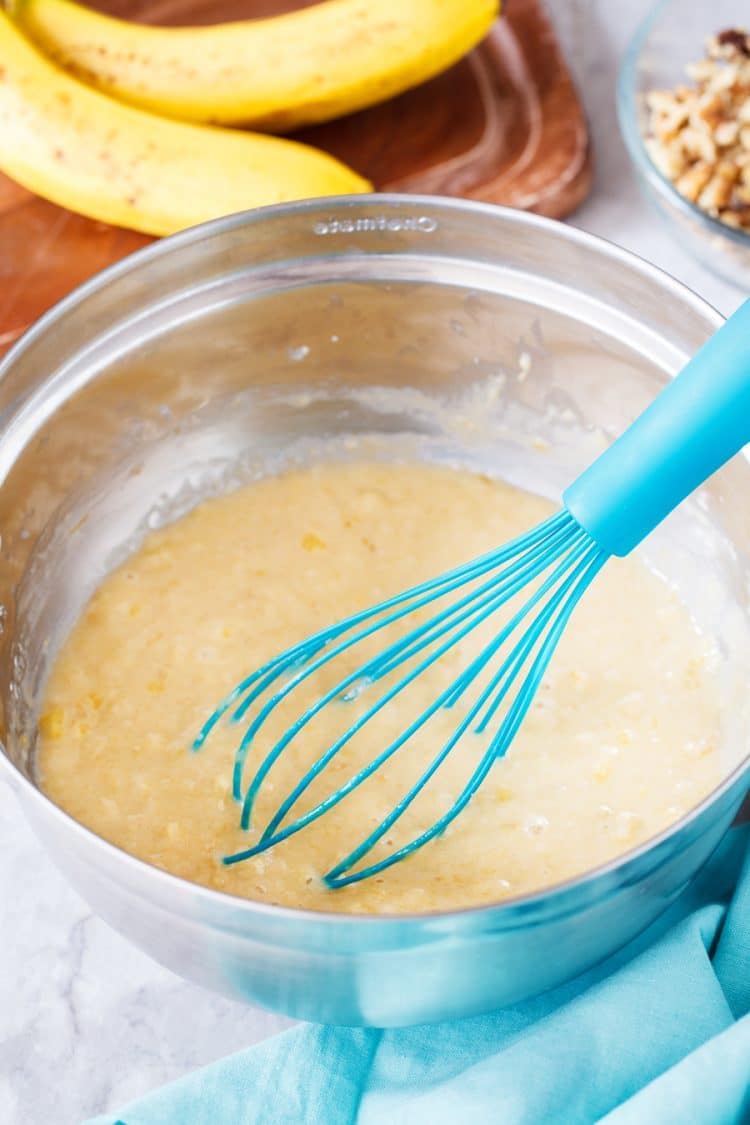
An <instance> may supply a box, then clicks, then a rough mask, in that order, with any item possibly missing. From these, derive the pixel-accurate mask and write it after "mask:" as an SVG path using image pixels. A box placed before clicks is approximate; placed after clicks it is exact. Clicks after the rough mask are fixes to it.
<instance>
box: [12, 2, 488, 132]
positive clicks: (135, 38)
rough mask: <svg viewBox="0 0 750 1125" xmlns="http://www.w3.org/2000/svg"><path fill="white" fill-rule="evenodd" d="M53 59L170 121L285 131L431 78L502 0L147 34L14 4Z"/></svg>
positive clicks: (389, 5) (121, 24)
mask: <svg viewBox="0 0 750 1125" xmlns="http://www.w3.org/2000/svg"><path fill="white" fill-rule="evenodd" d="M6 3H7V6H8V10H9V11H10V12H11V14H12V16H13V18H14V19H15V20H16V22H17V23H18V25H19V26H20V27H21V28H22V29H23V30H24V31H25V32H26V34H27V35H28V36H29V37H30V38H31V39H33V40H34V41H35V42H36V43H37V44H38V46H39V47H40V48H41V49H42V50H43V51H44V52H45V54H47V55H49V56H50V58H51V59H53V61H55V62H57V63H59V64H60V65H61V66H63V67H65V68H66V69H68V70H70V71H71V73H73V74H75V75H76V76H77V77H79V78H80V79H82V81H84V82H87V83H89V84H91V85H93V86H96V87H98V88H99V89H100V90H103V91H104V92H105V93H108V94H111V95H113V96H114V97H117V98H120V99H121V100H122V101H125V102H130V103H131V104H133V105H138V106H141V107H143V108H144V109H150V110H152V111H153V112H155V113H160V114H162V115H164V116H166V117H176V118H181V119H183V120H187V121H203V122H209V123H211V124H224V125H232V124H235V125H236V124H245V125H252V126H254V127H256V128H261V129H263V130H271V131H276V132H285V131H288V130H289V129H293V128H296V127H297V126H299V125H305V124H311V123H313V122H317V121H327V120H329V119H330V118H333V117H339V116H341V115H342V114H345V113H352V112H353V111H354V110H357V109H363V108H364V107H365V106H368V105H373V104H375V103H376V102H381V101H385V100H386V99H387V98H390V97H393V96H394V95H395V94H399V93H401V92H402V91H403V90H406V89H409V88H410V87H411V86H416V85H418V84H419V83H420V82H424V81H426V79H428V78H431V77H432V76H433V75H435V74H438V73H439V72H440V71H442V70H445V69H446V68H447V67H449V66H450V65H451V64H452V63H454V62H456V61H457V60H458V59H460V58H461V57H462V56H463V55H465V54H466V52H467V51H469V50H470V49H471V48H472V47H473V46H475V44H476V43H478V42H479V40H480V39H482V37H483V36H484V35H485V34H486V33H487V31H488V30H489V27H490V25H491V24H492V21H493V19H494V18H495V16H496V15H497V12H498V7H499V0H325V2H324V3H322V4H318V5H315V6H314V7H312V8H305V9H301V10H300V11H296V12H290V13H287V14H286V15H280V16H274V17H270V18H267V19H259V20H244V21H240V22H235V23H226V24H219V25H217V26H213V27H198V28H162V27H145V26H143V25H141V24H134V23H128V22H125V21H123V20H117V19H112V18H111V17H109V16H103V15H100V14H99V13H97V12H93V11H91V9H89V8H85V7H82V6H81V5H80V4H77V3H75V2H74V0H6Z"/></svg>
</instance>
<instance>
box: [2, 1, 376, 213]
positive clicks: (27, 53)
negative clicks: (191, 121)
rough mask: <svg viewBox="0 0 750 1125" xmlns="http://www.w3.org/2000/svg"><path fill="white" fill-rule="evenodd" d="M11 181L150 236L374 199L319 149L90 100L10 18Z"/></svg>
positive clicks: (5, 48)
mask: <svg viewBox="0 0 750 1125" xmlns="http://www.w3.org/2000/svg"><path fill="white" fill-rule="evenodd" d="M0 169H1V170H2V171H3V172H5V173H6V174H7V175H8V176H10V177H11V178H12V179H14V180H17V181H18V183H20V184H22V185H23V186H24V187H26V188H29V189H30V190H31V191H34V192H36V193H37V195H42V196H44V197H45V199H50V200H52V202H53V203H59V204H61V206H63V207H68V208H70V210H72V211H78V212H80V213H81V214H83V215H88V216H89V217H90V218H93V219H100V220H102V221H104V222H107V223H114V224H115V225H117V226H123V227H130V228H131V229H133V230H140V231H145V232H146V233H147V234H171V233H172V232H173V231H176V230H181V229H182V228H183V227H187V226H192V225H193V224H194V223H199V222H203V221H204V220H205V219H214V218H217V217H218V216H219V215H226V214H229V213H231V212H233V211H242V210H244V209H245V208H249V207H259V206H261V205H263V204H266V203H281V202H283V201H286V200H291V199H304V198H307V197H311V196H321V195H336V194H340V193H348V192H362V191H368V190H370V184H368V182H367V181H366V180H364V179H363V178H362V177H361V176H358V175H357V174H356V173H355V172H353V171H351V169H349V168H347V167H345V166H344V165H343V164H340V163H339V161H338V160H335V159H334V158H333V157H332V156H328V155H327V154H326V153H323V152H319V151H318V150H317V149H314V148H310V147H308V146H307V145H301V144H297V143H296V142H294V141H288V140H282V139H281V138H279V137H267V136H265V135H264V134H260V135H259V134H253V133H241V132H238V131H236V130H234V129H218V128H211V127H209V126H206V125H187V124H185V123H184V122H179V121H168V120H166V119H165V118H162V117H156V116H154V115H153V114H150V113H144V112H143V111H142V110H139V109H133V108H132V107H130V106H124V105H121V104H120V103H119V102H115V101H113V100H112V99H111V98H108V97H105V95H104V94H100V93H97V92H96V91H95V90H90V89H89V88H88V87H86V86H83V85H82V84H81V83H80V82H77V81H76V80H75V79H73V78H71V77H70V76H69V75H67V74H66V73H65V72H64V71H61V70H59V69H58V68H57V67H55V66H53V64H52V63H50V62H49V61H48V60H47V59H46V58H44V57H43V56H42V55H40V54H39V52H38V51H37V50H36V49H35V48H34V47H32V46H31V45H30V44H29V43H28V42H27V40H26V39H25V38H24V36H23V35H22V34H21V32H20V31H18V29H17V28H16V27H15V26H14V25H13V23H12V22H11V21H10V19H9V18H8V16H6V15H4V14H3V13H2V11H0Z"/></svg>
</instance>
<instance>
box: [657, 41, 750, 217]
mask: <svg viewBox="0 0 750 1125" xmlns="http://www.w3.org/2000/svg"><path fill="white" fill-rule="evenodd" d="M686 71H687V74H688V77H689V78H690V79H692V81H693V83H694V85H692V86H688V85H680V86H677V87H675V89H673V90H651V91H649V93H648V94H647V95H646V106H647V109H648V115H649V116H648V131H647V136H646V149H647V151H648V153H649V155H650V157H651V159H652V160H653V162H654V164H655V165H656V167H657V168H658V169H659V171H660V172H661V173H662V175H663V176H666V178H667V179H668V180H670V181H671V182H672V183H673V184H674V185H675V187H676V188H677V190H678V191H679V192H680V194H681V195H683V196H684V197H685V198H686V199H688V200H690V202H691V203H694V204H696V206H698V207H700V208H701V210H703V211H705V212H706V213H707V214H709V215H711V216H712V217H713V218H715V219H719V220H720V221H721V222H723V223H726V225H727V226H729V227H733V228H734V229H735V230H744V231H748V232H750V33H749V32H747V31H744V30H742V29H740V28H734V27H733V28H727V29H726V30H725V31H720V32H719V33H718V34H717V35H715V36H714V37H713V38H712V39H710V40H709V41H708V44H707V46H706V56H705V58H703V59H700V60H699V61H698V62H695V63H691V64H690V66H688V67H687V68H686Z"/></svg>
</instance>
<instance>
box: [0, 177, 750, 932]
mask: <svg viewBox="0 0 750 1125" xmlns="http://www.w3.org/2000/svg"><path fill="white" fill-rule="evenodd" d="M373 202H374V203H375V205H377V206H382V207H390V208H396V209H398V208H404V209H405V208H411V209H413V208H415V207H420V206H423V207H430V208H433V209H442V210H443V211H446V212H448V213H449V214H450V213H471V214H473V215H476V216H479V217H483V218H484V219H486V220H490V221H491V220H492V219H493V218H494V219H496V218H502V219H504V220H506V221H511V222H512V223H515V224H518V225H519V226H521V227H527V228H530V229H537V230H541V231H547V232H548V233H553V234H554V235H555V236H556V237H560V236H562V237H563V238H564V239H565V240H566V241H568V242H571V243H573V244H574V245H578V246H581V247H585V248H588V249H593V250H595V251H597V252H598V253H599V254H602V255H603V256H606V257H608V258H609V259H610V260H612V261H613V262H614V263H616V264H618V265H619V264H621V265H625V266H627V267H628V268H629V269H630V270H631V271H634V272H635V273H636V274H641V275H642V276H644V277H647V278H649V279H650V280H652V281H655V282H657V283H658V284H659V285H660V286H661V287H662V288H663V289H665V290H666V291H668V292H670V293H671V294H672V295H673V296H675V297H679V298H680V299H681V300H682V301H683V302H684V303H686V304H687V305H688V306H690V305H692V306H693V307H694V308H695V310H696V311H699V312H701V313H702V314H703V315H704V316H707V317H708V319H709V320H711V321H713V322H714V324H715V326H716V327H717V328H718V327H719V326H720V325H721V323H722V322H723V321H724V319H725V318H724V317H723V316H722V314H721V313H719V312H718V310H716V309H715V308H714V307H713V306H712V305H711V304H709V302H707V301H706V300H704V299H703V298H702V297H699V296H698V294H697V293H695V292H694V291H693V290H692V289H691V288H690V287H689V286H687V285H685V284H684V283H683V282H681V281H678V280H677V279H676V278H674V277H673V276H672V275H671V274H669V273H668V272H667V271H665V270H663V269H661V268H659V267H658V266H655V265H653V264H652V263H650V262H648V261H646V259H644V258H642V257H640V256H639V255H638V254H635V253H634V252H632V251H630V250H626V249H624V248H623V247H621V246H619V245H618V244H617V243H614V242H611V241H610V240H608V239H606V238H602V237H601V236H599V235H593V234H589V233H588V232H586V231H583V230H580V229H578V228H576V227H572V226H569V225H568V224H566V223H562V222H559V221H557V220H554V219H549V218H547V217H544V216H541V215H536V214H533V213H530V212H525V211H519V210H516V209H514V208H509V207H501V206H498V205H496V204H491V203H483V202H476V201H474V200H464V199H456V198H451V197H444V196H432V195H421V194H420V195H416V194H407V193H373V194H371V195H365V196H362V195H343V196H326V197H322V198H318V199H308V200H301V201H297V202H293V203H281V204H275V205H273V206H270V207H264V208H256V209H254V210H251V211H242V212H238V213H236V214H233V215H228V216H224V217H222V218H218V219H214V220H211V221H209V222H206V223H201V224H199V225H197V226H194V227H190V228H188V229H187V230H184V231H180V232H179V233H177V234H174V235H170V236H167V237H165V238H162V239H160V240H158V241H156V242H155V243H153V244H151V245H148V246H146V247H143V248H141V249H139V250H136V251H134V252H133V253H132V254H129V255H126V256H125V257H124V258H122V259H120V260H119V261H117V262H115V263H114V264H112V265H110V266H108V267H106V268H105V269H103V270H100V271H98V272H97V273H96V274H94V275H93V276H92V277H91V278H89V279H88V280H87V281H85V282H84V283H83V284H82V285H80V286H78V287H76V288H75V289H74V290H73V291H72V292H71V293H70V294H68V295H67V296H66V297H64V298H63V299H62V300H61V301H59V302H57V303H56V304H55V305H53V306H52V307H51V308H50V309H49V310H48V311H47V312H46V313H44V314H43V315H42V316H41V317H40V318H39V319H38V320H37V321H36V322H35V323H34V324H33V325H32V326H31V327H30V328H29V329H27V330H26V332H24V333H23V334H22V336H21V337H20V338H19V339H18V340H17V341H16V342H15V343H14V344H13V346H12V347H11V348H10V349H9V350H8V352H7V354H6V355H5V357H4V358H3V359H2V361H0V380H2V379H5V378H6V377H7V376H8V375H9V373H10V371H11V370H12V367H13V365H14V363H15V361H16V359H17V357H20V356H21V355H22V354H23V352H24V351H25V350H26V348H27V347H29V346H30V345H31V344H33V343H34V342H35V341H36V339H37V338H38V337H40V336H43V335H44V334H45V333H46V332H48V331H49V330H50V329H52V330H54V327H55V325H56V323H57V321H58V320H60V319H61V318H62V317H64V316H66V315H67V314H68V313H69V312H71V311H72V310H74V309H75V308H76V307H77V306H78V305H79V304H81V303H82V302H84V301H85V300H86V299H87V298H88V297H89V296H90V295H92V294H94V293H96V292H97V291H98V290H100V289H102V288H104V287H105V286H107V285H109V284H110V283H111V282H113V281H117V280H118V279H119V278H121V277H124V276H126V275H127V274H128V273H130V272H131V271H133V270H138V269H140V268H142V267H147V266H148V264H149V263H150V262H151V261H152V260H153V259H155V258H159V257H161V256H164V255H169V254H171V253H174V252H179V251H180V250H181V249H182V248H183V247H186V246H190V245H191V244H195V243H198V242H200V241H201V240H202V239H204V238H206V237H209V238H210V237H213V236H215V235H217V234H221V233H226V232H227V231H232V230H236V229H238V228H240V227H245V226H252V225H254V224H256V223H262V222H264V221H265V220H266V219H268V218H271V217H276V216H283V215H297V214H304V213H309V214H316V213H317V212H319V211H320V210H321V209H325V210H331V209H333V208H336V209H337V210H342V209H343V210H348V211H354V210H356V209H357V208H362V207H368V206H369V207H371V206H372V205H373ZM10 413H12V406H11V410H10ZM0 441H2V437H1V436H0ZM740 456H742V454H740ZM745 456H746V458H747V459H748V460H750V453H748V454H745ZM0 487H2V484H0ZM2 771H5V776H6V778H7V780H8V782H9V785H10V788H11V789H12V790H14V791H15V792H16V795H17V796H18V797H19V799H20V800H21V804H22V807H23V806H24V803H25V800H31V801H34V802H36V803H37V804H41V805H42V806H43V808H44V810H45V811H46V812H47V813H49V814H51V815H52V816H53V817H54V818H55V819H56V820H57V821H58V823H59V824H60V825H61V827H62V828H64V829H65V830H66V831H67V832H71V831H72V832H73V833H74V835H75V836H77V837H78V838H80V839H81V840H82V841H83V842H84V845H85V846H88V848H89V849H90V850H91V852H92V854H96V852H97V851H100V852H101V851H103V852H104V853H105V855H108V856H109V857H111V859H113V860H114V861H115V862H116V863H117V864H120V865H124V866H125V867H126V868H127V869H128V870H130V871H132V872H134V874H135V875H139V876H140V877H141V878H142V879H144V880H145V881H146V882H145V883H144V884H142V886H143V887H144V891H139V892H138V893H139V895H142V894H143V893H145V887H146V886H147V885H150V886H152V887H155V888H157V889H158V887H159V886H162V887H164V888H165V889H166V890H167V891H172V892H173V893H174V894H175V895H185V894H189V895H190V898H191V901H193V902H195V901H196V900H200V901H201V902H205V903H206V904H207V905H208V906H211V905H214V906H223V907H224V908H226V909H230V910H231V911H232V912H233V917H234V918H237V917H238V916H239V915H242V916H243V917H258V918H263V917H265V918H266V919H268V920H270V921H286V922H289V923H292V924H293V925H297V926H299V925H302V926H309V925H310V924H318V925H320V926H335V927H336V929H337V930H339V931H341V930H343V929H346V928H347V927H354V926H356V927H357V928H358V929H361V927H362V926H363V925H367V926H369V927H371V928H373V927H374V928H377V927H385V928H387V930H388V932H389V933H392V932H393V931H394V929H396V928H398V927H404V928H414V927H418V928H422V929H423V930H428V929H434V928H435V927H436V926H437V927H438V928H440V927H441V925H442V924H445V923H448V922H451V923H455V922H459V921H463V922H464V923H471V922H472V921H475V920H476V921H478V920H483V919H486V918H488V917H489V918H491V919H492V920H493V921H499V920H500V919H501V918H503V917H507V919H508V923H509V925H508V927H507V928H515V927H516V926H517V925H518V924H519V919H518V915H519V913H520V914H521V916H522V919H523V921H526V920H528V921H529V922H531V920H532V916H533V920H534V921H537V920H538V918H539V915H543V916H544V917H545V918H546V917H547V916H554V917H559V916H560V915H562V914H565V913H568V912H570V911H571V910H572V909H577V908H578V907H577V904H576V903H575V898H576V896H577V895H580V894H581V893H582V892H585V891H587V890H588V891H590V890H591V888H592V887H593V886H594V885H595V884H597V883H599V884H600V886H601V891H600V893H598V894H592V895H591V896H590V898H589V900H588V901H589V902H592V903H593V902H596V901H599V900H600V899H601V898H602V897H604V896H605V895H606V894H607V893H608V886H607V877H614V876H617V877H618V882H619V883H620V885H623V884H624V885H627V884H628V883H629V882H630V881H631V880H630V878H629V876H630V875H631V873H633V872H634V868H635V867H637V866H638V865H640V864H641V863H642V861H644V860H647V859H649V858H650V859H651V860H652V864H651V866H650V867H649V868H648V869H647V871H646V872H644V871H641V872H640V875H639V881H640V879H641V878H643V877H644V874H646V873H648V871H650V870H653V868H654V867H656V866H657V865H658V862H659V860H658V856H657V853H658V851H659V849H660V847H661V846H662V845H665V844H667V843H668V842H670V841H671V840H672V839H673V838H674V837H676V836H677V835H678V834H680V833H681V832H682V831H683V830H684V829H686V828H687V827H688V826H689V825H691V824H692V823H693V822H695V821H697V820H698V819H700V818H701V817H702V816H703V815H704V814H706V813H707V812H708V811H709V810H710V809H711V808H712V807H713V806H714V805H716V804H717V803H718V802H719V801H720V799H721V798H722V796H724V794H726V793H727V792H728V791H729V790H730V789H732V788H733V787H734V786H736V785H737V784H738V782H739V781H740V779H741V778H742V776H743V775H745V774H747V775H750V752H748V754H747V755H746V756H745V757H744V758H743V759H742V760H741V761H740V762H739V763H737V764H736V765H735V766H734V767H733V768H732V770H731V771H730V772H729V773H728V774H727V775H726V776H724V777H723V778H722V779H721V781H720V782H719V784H718V785H717V786H715V787H714V788H713V789H712V790H711V791H710V792H709V793H708V794H707V795H706V796H705V797H704V798H703V800H702V801H701V802H700V803H699V804H697V805H695V806H693V807H692V808H691V809H689V810H688V811H687V812H686V813H685V814H684V815H683V816H681V817H680V818H679V819H678V820H676V821H674V822H673V823H672V824H670V825H668V826H667V827H666V828H664V829H663V830H662V831H661V832H659V833H657V834H656V835H654V836H651V837H649V838H648V839H647V840H645V841H643V842H642V843H641V844H639V845H637V846H636V847H633V848H630V849H628V850H627V851H624V852H622V853H620V854H619V855H616V856H614V857H613V858H612V859H611V860H608V861H607V862H605V863H602V864H599V865H598V866H597V867H594V868H590V869H587V870H585V871H583V872H580V873H578V874H577V875H573V876H571V877H569V878H567V879H564V880H561V881H560V882H557V883H554V884H549V885H547V886H545V887H543V888H540V889H539V890H536V891H533V892H529V893H526V894H520V895H515V896H512V897H509V898H505V899H501V900H498V901H492V902H483V903H480V904H478V905H475V906H464V907H458V908H456V909H454V910H445V909H441V910H432V911H422V912H419V913H379V914H358V913H350V912H343V911H319V910H311V909H307V908H302V907H292V906H284V905H277V904H274V903H268V902H260V901H257V900H254V899H250V898H245V897H243V896H241V895H234V894H232V893H230V892H227V891H221V890H217V889H215V888H213V887H207V886H205V885H204V884H200V883H195V882H192V881H190V880H188V879H185V878H183V877H182V876H180V875H175V874H173V873H172V872H170V871H167V870H165V869H163V868H160V867H157V866H156V865H154V864H152V863H149V862H148V861H147V860H143V859H140V858H139V857H138V856H136V855H133V854H132V853H130V852H127V851H125V850H124V849H123V848H120V847H119V846H118V845H116V844H113V843H111V842H110V841H109V840H106V839H105V838H104V837H103V836H100V835H98V833H96V832H95V831H94V830H93V829H91V828H89V827H87V826H86V825H84V824H82V823H81V822H80V821H78V820H76V818H75V817H73V816H72V815H71V814H70V813H67V812H66V811H65V810H64V809H62V808H61V807H60V806H59V805H57V804H56V803H55V802H54V801H53V800H52V799H51V798H50V797H49V796H48V795H47V794H46V793H45V792H44V790H43V789H41V788H39V787H38V786H37V785H35V784H34V783H33V782H32V781H31V780H30V779H29V778H28V777H27V776H26V775H25V774H24V773H23V771H22V770H21V768H20V767H19V766H18V765H17V764H16V763H15V762H13V761H12V760H11V759H10V757H9V756H8V754H7V751H6V747H5V745H4V743H2V742H0V772H2ZM24 811H25V807H24ZM45 850H46V849H45ZM511 919H513V923H512V924H511Z"/></svg>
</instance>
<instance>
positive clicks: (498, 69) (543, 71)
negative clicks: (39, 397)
mask: <svg viewBox="0 0 750 1125" xmlns="http://www.w3.org/2000/svg"><path fill="white" fill-rule="evenodd" d="M314 2H315V0H298V2H297V3H294V0H96V2H95V3H94V5H93V6H95V7H97V8H99V9H101V10H102V11H107V12H110V13H111V14H113V15H118V16H122V17H125V18H128V19H137V20H142V21H143V22H148V23H160V24H172V25H178V24H199V23H200V24H206V23H215V22H218V21H219V20H228V19H240V18H247V17H250V16H264V15H270V14H273V13H277V12H280V11H285V10H289V9H291V8H294V7H302V6H310V5H311V4H312V3H314ZM376 2H377V0H373V3H376ZM405 2H406V0H405ZM296 136H298V137H299V138H300V139H301V140H305V141H308V142H309V143H311V144H315V145H318V146H319V147H321V148H325V149H328V150H329V151H330V152H332V153H335V154H336V155H337V156H339V157H341V158H342V159H343V160H345V161H346V162H347V163H348V164H351V165H352V167H354V168H356V169H357V171H359V172H361V173H363V174H364V175H365V176H367V177H368V178H369V179H370V180H372V182H373V183H374V184H375V185H376V187H377V188H378V189H379V190H381V191H413V192H426V193H430V194H436V195H458V196H464V197H466V198H470V199H483V200H488V201H490V202H493V203H502V204H506V205H508V206H510V207H519V208H523V209H525V210H530V211H536V212H538V213H540V214H543V215H550V216H552V217H554V218H562V217H563V216H564V215H566V214H568V213H569V212H570V211H572V210H573V208H574V207H576V206H577V205H578V204H579V203H580V202H581V201H582V200H583V199H584V198H585V197H586V195H587V194H588V191H589V188H590V184H591V162H590V147H589V140H588V132H587V128H586V121H585V117H584V115H583V111H582V109H581V105H580V102H579V100H578V95H577V93H576V90H575V87H574V85H573V81H572V79H571V76H570V73H569V71H568V69H567V67H566V65H565V61H564V59H563V57H562V54H561V52H560V49H559V47H558V44H557V41H556V39H555V36H554V33H553V31H552V28H551V26H550V23H549V21H548V20H547V18H546V16H545V14H544V11H543V9H542V6H541V0H508V2H507V4H506V6H505V9H504V13H503V16H502V18H501V19H499V20H498V21H497V23H496V24H495V26H494V28H493V30H492V31H491V33H490V34H489V36H488V37H487V39H486V40H485V41H484V43H482V44H481V45H480V46H479V47H477V48H476V50H474V51H473V52H472V53H471V54H470V55H469V56H468V57H467V58H466V59H464V60H463V61H462V62H460V63H459V64H458V65H457V66H454V67H452V68H451V69H450V70H449V71H446V73H445V74H442V75H440V76H439V77H438V78H435V79H433V80H432V81H430V82H427V83H425V84H424V85H423V86H420V87H419V88H418V89H416V90H411V91H409V92H408V93H406V94H403V95H401V97H398V98H395V99H393V100H392V101H390V102H387V103H385V104H384V105H381V106H376V107H374V108H373V109H369V110H364V111H363V112H361V113H356V114H353V115H352V116H350V117H347V118H344V119H341V120H339V121H335V122H331V123H329V124H327V125H319V126H316V127H314V128H309V129H305V130H302V131H300V132H299V133H298V134H296ZM150 241H152V240H151V239H150V238H149V237H147V236H146V235H141V234H136V233H134V232H132V231H125V230H121V229H119V228H117V227H110V226H107V225H106V224H104V223H97V222H93V221H91V220H89V219H84V218H82V217H81V216H79V215H74V214H72V213H71V212H69V211H65V210H63V209H62V208H60V207H55V206H54V205H53V204H51V203H46V202H45V201H44V200H41V199H38V198H36V197H35V196H33V195H31V194H30V193H29V192H27V191H25V190H24V189H23V188H21V187H18V186H17V185H16V184H14V183H12V182H11V181H10V180H8V179H7V178H6V177H4V176H2V175H0V354H1V353H2V352H3V351H4V350H5V349H7V348H8V347H9V346H10V344H12V343H13V341H14V340H16V339H17V338H18V336H20V335H21V333H22V332H23V331H24V330H25V329H26V328H27V327H28V326H29V325H30V324H31V323H33V321H34V320H35V319H36V318H37V317H38V316H39V315H40V314H41V313H42V312H44V311H45V310H46V309H48V308H49V307H50V305H52V304H54V302H55V301H57V300H59V299H60V298H61V297H63V296H64V295H65V294H66V293H68V292H69V291H70V290H71V289H72V288H74V287H75V286H76V285H79V284H80V283H81V282H82V281H85V280H86V278H87V277H90V276H91V274H93V273H95V272H96V271H97V270H100V269H102V268H103V267H104V266H107V265H109V264H110V263H112V262H114V261H116V260H117V259H118V258H121V257H123V256H124V255H125V254H129V253H130V252H131V251H133V250H136V249H138V248H139V247H141V246H145V245H146V244H147V243H148V242H150Z"/></svg>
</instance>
